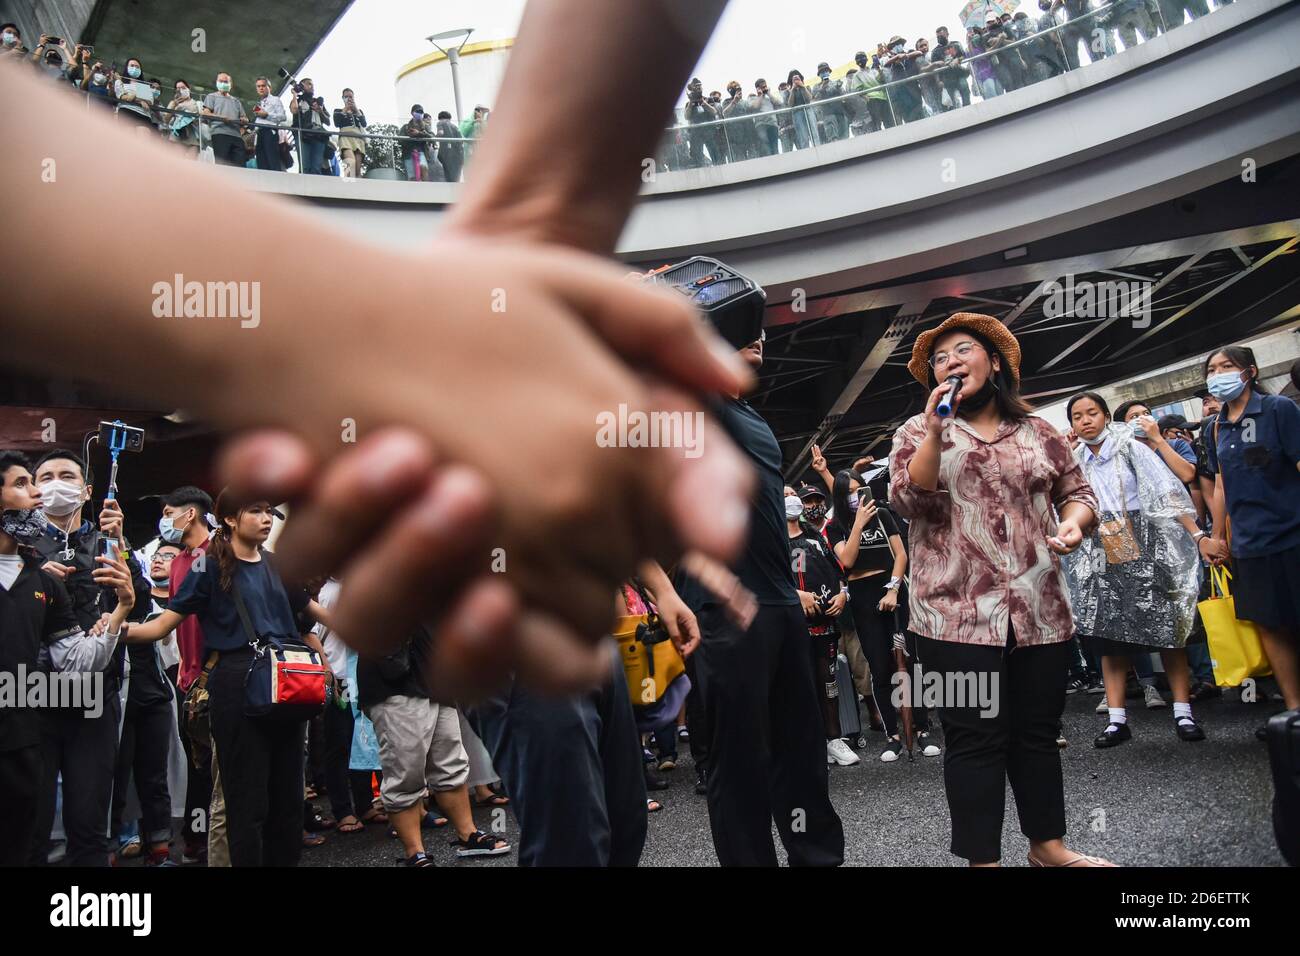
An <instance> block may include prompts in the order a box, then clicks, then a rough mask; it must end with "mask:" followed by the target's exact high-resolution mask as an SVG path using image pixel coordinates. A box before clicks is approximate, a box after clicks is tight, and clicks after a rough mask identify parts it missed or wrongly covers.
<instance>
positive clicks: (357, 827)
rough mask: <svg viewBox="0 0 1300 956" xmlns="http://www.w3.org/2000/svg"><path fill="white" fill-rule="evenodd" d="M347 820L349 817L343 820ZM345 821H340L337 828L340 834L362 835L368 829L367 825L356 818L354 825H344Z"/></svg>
mask: <svg viewBox="0 0 1300 956" xmlns="http://www.w3.org/2000/svg"><path fill="white" fill-rule="evenodd" d="M346 819H347V817H344V818H343V820H346ZM343 820H340V821H339V824H338V826H337V827H336V828H335V829H337V830H338V832H339V833H360V832H361V831H362V830H364V829H365V828H366V825H365V824H364V823H362V822H361V821H360V820H357V819H356V818H355V817H354V818H353V820H354V822H353V823H344V822H343Z"/></svg>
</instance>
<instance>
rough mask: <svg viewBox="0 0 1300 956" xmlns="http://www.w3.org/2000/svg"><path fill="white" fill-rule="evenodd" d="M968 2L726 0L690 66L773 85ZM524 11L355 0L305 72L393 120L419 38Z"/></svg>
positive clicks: (493, 28) (487, 35) (914, 29)
mask: <svg viewBox="0 0 1300 956" xmlns="http://www.w3.org/2000/svg"><path fill="white" fill-rule="evenodd" d="M531 2H533V3H545V2H546V0H531ZM1026 2H1027V0H1026ZM1021 5H1022V6H1025V3H1022V4H1021ZM964 6H965V0H818V2H815V3H812V4H806V5H805V4H797V3H792V2H791V0H731V2H730V4H729V5H728V8H727V12H726V13H725V14H724V15H723V18H722V22H721V23H720V24H719V25H718V29H717V31H716V32H715V33H714V35H713V39H712V40H711V41H710V43H709V45H708V47H706V48H705V50H704V54H703V55H702V56H701V58H700V62H699V65H698V66H697V67H696V69H695V70H694V71H693V72H694V74H696V75H698V76H699V77H700V79H701V80H703V81H704V88H705V90H706V91H708V90H713V89H723V88H725V85H726V82H727V81H728V80H730V79H733V78H734V79H736V80H738V81H739V82H740V83H741V84H742V85H744V86H745V87H746V88H748V87H749V86H750V84H752V83H753V81H754V80H755V78H757V77H758V76H760V75H761V76H766V77H768V78H770V79H772V82H773V85H774V86H775V85H776V77H778V76H780V77H784V76H785V75H786V73H788V72H789V71H790V70H791V69H792V68H793V67H798V68H799V69H800V70H802V71H803V72H804V74H805V75H807V76H812V74H813V70H814V69H815V68H816V66H817V63H818V61H819V60H826V61H828V62H829V63H830V64H831V65H832V66H839V65H841V64H843V63H847V62H848V61H849V60H850V59H852V57H853V54H854V53H855V52H856V51H857V50H860V49H868V50H870V49H874V48H875V45H876V43H878V42H882V41H884V40H888V39H889V37H890V36H891V35H893V34H895V33H897V34H900V35H901V36H904V37H906V38H907V41H908V44H909V45H911V44H912V43H913V42H915V40H916V38H917V37H919V36H926V37H930V38H931V39H933V37H934V28H935V27H936V26H938V25H940V24H944V25H946V26H948V27H950V28H951V29H952V31H953V34H954V35H958V30H959V27H958V13H959V12H960V11H961V10H962V8H963V7H964ZM523 9H524V0H356V2H355V3H353V5H352V7H351V9H350V10H349V11H348V12H347V13H346V14H345V15H344V16H343V18H342V19H341V20H340V21H339V23H338V25H337V26H336V27H335V29H334V31H333V32H332V33H331V34H330V35H329V36H328V37H326V39H325V41H324V42H323V43H322V44H321V47H320V49H319V50H317V51H316V54H315V55H314V56H312V58H311V59H310V60H308V62H307V66H306V68H305V69H304V70H303V71H302V75H303V76H310V77H312V78H313V79H314V80H315V81H316V89H317V91H318V92H319V93H320V94H321V95H323V96H324V97H325V102H326V103H327V104H328V105H329V107H330V108H331V109H333V108H334V106H336V105H337V104H338V103H339V101H340V95H339V91H340V90H342V89H343V87H345V86H350V87H352V89H353V90H355V91H356V95H357V103H358V105H359V106H361V108H362V109H364V110H365V111H366V115H367V117H369V118H370V119H371V120H372V121H392V120H394V119H396V118H397V117H399V116H402V117H404V116H405V115H406V109H407V107H408V106H409V104H406V103H403V104H402V106H401V108H400V109H399V107H398V105H397V103H396V101H395V96H394V91H393V81H394V80H395V79H396V77H397V71H398V70H399V69H400V68H401V67H402V66H403V65H405V64H406V63H409V62H410V61H411V60H414V59H416V58H417V57H420V56H422V55H424V54H425V53H429V52H431V51H432V50H433V47H432V46H431V45H430V44H429V43H428V41H426V40H425V39H424V38H425V37H427V36H429V35H430V34H434V33H440V32H442V31H444V30H452V29H461V28H465V27H473V28H474V36H473V38H472V40H471V42H478V41H482V40H501V39H507V38H509V37H513V36H515V35H516V33H517V31H518V28H519V20H520V17H521V16H522V14H523ZM573 42H574V47H575V50H578V51H580V50H581V47H582V44H583V43H584V42H585V41H584V37H583V36H582V35H581V34H580V33H577V32H575V34H574V40H573ZM447 101H448V103H450V102H451V95H450V91H448V96H447Z"/></svg>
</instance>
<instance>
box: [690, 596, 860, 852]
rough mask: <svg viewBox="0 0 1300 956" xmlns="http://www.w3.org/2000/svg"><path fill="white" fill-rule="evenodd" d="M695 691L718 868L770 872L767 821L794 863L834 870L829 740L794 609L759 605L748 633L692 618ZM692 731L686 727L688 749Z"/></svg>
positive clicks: (838, 834)
mask: <svg viewBox="0 0 1300 956" xmlns="http://www.w3.org/2000/svg"><path fill="white" fill-rule="evenodd" d="M698 618H699V623H700V632H701V636H702V640H701V642H700V646H699V649H698V650H697V651H696V652H695V655H694V657H695V658H696V661H695V673H696V675H697V677H698V678H699V685H698V686H697V688H696V689H697V690H698V691H699V692H700V694H701V698H702V703H703V705H704V708H705V710H706V712H707V717H706V721H705V723H706V725H707V726H706V730H707V733H708V735H709V751H708V761H709V763H708V767H709V788H708V801H709V824H710V827H711V828H712V830H713V847H714V850H715V851H716V852H717V854H718V862H720V863H721V864H722V865H723V866H775V865H776V863H777V859H776V847H775V846H774V845H773V843H772V823H773V821H775V822H776V827H777V832H778V833H779V834H780V836H781V842H782V843H783V844H784V845H785V849H786V854H787V855H788V857H789V859H790V864H791V865H792V866H839V865H840V864H841V863H843V862H844V827H843V824H841V822H840V818H839V816H838V815H837V814H836V813H835V808H834V807H832V806H831V800H830V793H829V778H828V774H827V770H826V737H825V730H824V728H823V725H822V716H821V710H820V706H819V704H818V702H817V691H816V689H815V687H814V685H813V674H812V661H811V659H810V657H811V655H810V654H809V653H808V628H807V626H806V624H805V622H804V616H803V612H802V610H801V609H800V608H799V605H797V604H794V605H783V604H782V605H771V604H769V605H760V606H759V609H758V614H757V615H756V616H755V618H754V622H753V624H751V625H750V627H749V630H748V631H743V632H742V631H741V630H740V629H739V628H738V627H736V625H735V624H734V623H733V622H732V621H731V620H730V618H728V617H727V616H726V613H725V612H724V611H723V610H722V609H721V608H717V607H712V606H711V607H706V608H704V609H703V610H702V611H701V612H700V614H699V615H698ZM695 735H696V727H695V725H694V724H692V725H691V742H692V744H694V741H695Z"/></svg>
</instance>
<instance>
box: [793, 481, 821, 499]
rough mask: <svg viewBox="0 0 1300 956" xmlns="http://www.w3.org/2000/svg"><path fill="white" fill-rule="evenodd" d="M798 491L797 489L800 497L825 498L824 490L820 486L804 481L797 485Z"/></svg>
mask: <svg viewBox="0 0 1300 956" xmlns="http://www.w3.org/2000/svg"><path fill="white" fill-rule="evenodd" d="M798 491H799V497H800V498H813V497H817V498H825V497H826V492H825V491H823V490H822V489H821V488H818V487H817V486H816V485H810V484H808V483H807V482H806V481H805V482H804V483H803V484H802V485H800V486H799V489H798Z"/></svg>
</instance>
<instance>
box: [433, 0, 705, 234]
mask: <svg viewBox="0 0 1300 956" xmlns="http://www.w3.org/2000/svg"><path fill="white" fill-rule="evenodd" d="M725 3H726V0H547V2H546V3H531V4H529V5H528V6H527V8H526V10H525V12H524V20H523V24H522V26H521V27H520V31H519V40H518V42H517V43H516V44H515V47H514V52H513V53H512V54H511V63H510V68H509V70H508V71H507V73H506V78H505V83H504V85H503V86H502V89H501V95H500V98H499V106H498V107H497V109H496V110H495V111H494V112H493V114H492V122H490V123H489V124H488V128H487V132H486V134H485V136H484V143H483V145H482V147H481V148H480V151H479V154H478V156H477V157H476V158H475V165H474V176H473V178H472V179H471V180H470V182H469V184H468V185H467V186H466V191H465V195H464V197H463V198H462V199H461V201H460V202H459V203H458V204H457V206H456V208H455V210H454V211H453V213H452V215H451V218H450V220H449V226H450V227H451V228H453V229H454V228H471V229H473V230H475V231H478V232H482V233H488V234H492V233H506V232H509V233H512V234H514V235H516V236H517V235H520V234H522V235H525V236H531V237H532V238H535V239H538V240H545V241H553V242H561V243H566V244H568V245H572V246H576V247H579V248H583V249H588V250H591V251H596V252H608V251H610V250H612V249H613V247H614V243H615V241H616V240H617V239H618V236H619V233H620V232H621V231H622V229H623V224H624V221H625V220H626V218H627V214H628V211H629V210H630V209H631V207H632V203H633V202H634V201H635V199H636V193H637V190H638V189H639V188H640V185H641V173H642V169H643V165H642V164H643V162H644V160H645V159H647V158H653V157H654V155H655V153H656V151H657V149H658V145H659V141H660V139H661V137H662V128H663V125H664V123H665V121H666V120H667V119H668V117H669V113H670V111H671V109H672V104H673V98H674V97H675V96H676V95H677V94H678V93H679V92H680V91H681V88H682V86H683V81H684V80H685V78H686V75H687V73H688V71H689V70H690V68H691V67H692V66H693V65H694V64H695V62H696V59H697V58H698V56H699V53H700V51H701V50H702V49H703V48H704V45H705V43H706V42H707V41H708V39H709V35H710V34H711V33H712V32H713V27H714V25H715V24H716V23H717V20H718V17H719V16H720V15H721V13H722V9H723V7H724V6H725ZM575 29H580V30H581V32H582V34H583V36H585V37H589V38H590V40H589V41H588V42H587V43H586V45H585V46H584V47H583V50H582V56H575V55H574V50H573V37H574V31H575ZM593 76H597V77H600V82H599V83H593V82H591V78H592V77H593ZM611 89H616V90H619V91H620V98H621V99H620V104H619V109H618V111H617V113H614V114H611V113H610V112H609V111H608V108H607V107H608V96H609V92H608V91H609V90H611ZM539 90H551V91H555V90H560V91H563V92H564V95H562V96H553V95H548V96H538V91H539ZM594 115H600V116H601V117H602V120H601V122H599V123H593V124H591V125H590V126H589V127H588V128H587V129H586V130H585V131H584V135H582V136H568V137H563V139H562V140H560V141H557V139H556V136H555V131H556V130H557V129H565V128H568V127H569V126H571V125H572V118H573V117H574V116H594ZM557 142H558V143H559V145H560V146H561V147H562V149H561V153H560V155H559V156H558V157H557V155H556V148H557Z"/></svg>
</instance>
